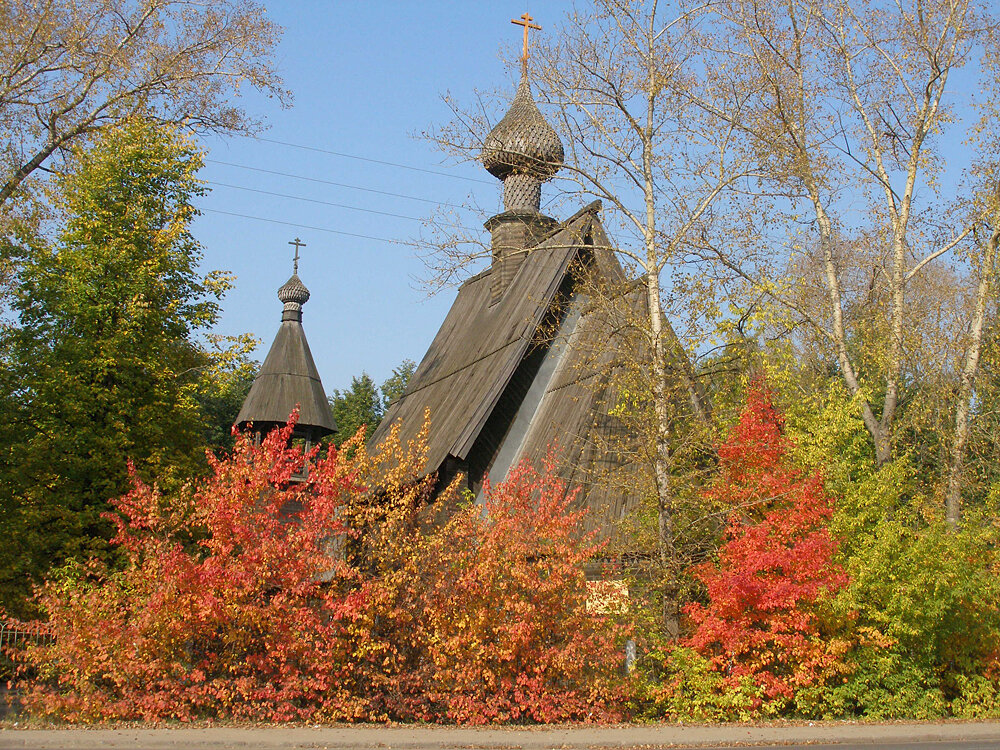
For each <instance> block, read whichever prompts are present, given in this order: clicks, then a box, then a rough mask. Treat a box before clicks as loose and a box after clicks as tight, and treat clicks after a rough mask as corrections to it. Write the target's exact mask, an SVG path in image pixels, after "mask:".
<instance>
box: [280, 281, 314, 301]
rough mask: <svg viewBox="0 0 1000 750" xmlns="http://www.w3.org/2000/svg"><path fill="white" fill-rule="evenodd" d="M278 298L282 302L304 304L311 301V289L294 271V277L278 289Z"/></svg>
mask: <svg viewBox="0 0 1000 750" xmlns="http://www.w3.org/2000/svg"><path fill="white" fill-rule="evenodd" d="M278 299H280V300H281V301H282V302H286V303H287V302H293V303H295V304H297V305H304V304H305V303H306V302H308V301H309V290H308V289H306V285H305V284H303V283H302V279H300V278H299V275H298V274H295V273H293V274H292V277H291V278H290V279H289V280H288V281H286V282H285V283H284V284H282V285H281V288H280V289H279V290H278Z"/></svg>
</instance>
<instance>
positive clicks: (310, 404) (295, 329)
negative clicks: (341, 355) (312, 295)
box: [236, 274, 336, 435]
mask: <svg viewBox="0 0 1000 750" xmlns="http://www.w3.org/2000/svg"><path fill="white" fill-rule="evenodd" d="M278 298H279V299H280V300H281V301H282V302H283V303H284V310H283V312H282V316H281V327H280V328H279V329H278V334H277V335H276V336H275V337H274V342H273V343H272V344H271V349H270V350H269V351H268V353H267V357H266V358H265V359H264V364H263V365H261V368H260V372H259V373H258V374H257V377H256V378H255V379H254V381H253V385H252V386H251V387H250V393H249V394H247V397H246V400H245V401H244V402H243V408H241V409H240V414H239V416H238V417H237V418H236V424H237V425H239V426H241V427H243V426H245V425H246V424H247V423H249V422H253V423H254V424H255V425H258V426H264V425H282V424H285V423H286V422H287V421H288V416H289V415H290V414H291V413H292V410H293V409H294V408H295V407H296V406H298V407H299V421H298V426H299V427H300V428H310V427H311V428H314V429H316V430H317V431H318V432H320V434H323V435H325V434H329V433H331V432H333V431H334V430H336V425H335V423H334V421H333V413H332V412H331V411H330V404H329V402H328V401H327V400H326V392H325V391H324V390H323V383H322V381H321V380H320V377H319V371H318V370H317V369H316V363H315V362H314V361H313V357H312V352H310V351H309V342H308V341H306V334H305V331H304V330H303V328H302V305H303V304H305V302H306V301H307V300H308V299H309V290H308V289H306V286H305V284H303V283H302V280H301V279H300V278H299V277H298V275H297V274H293V275H292V277H291V278H290V279H289V280H288V281H286V282H285V283H284V284H283V285H282V287H281V288H280V289H279V290H278Z"/></svg>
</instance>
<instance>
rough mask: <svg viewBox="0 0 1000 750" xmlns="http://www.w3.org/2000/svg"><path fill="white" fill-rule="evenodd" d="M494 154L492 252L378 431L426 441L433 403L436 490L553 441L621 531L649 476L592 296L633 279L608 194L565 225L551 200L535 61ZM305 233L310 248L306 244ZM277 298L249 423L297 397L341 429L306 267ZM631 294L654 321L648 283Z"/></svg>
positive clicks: (494, 477) (488, 158)
mask: <svg viewBox="0 0 1000 750" xmlns="http://www.w3.org/2000/svg"><path fill="white" fill-rule="evenodd" d="M482 161H483V164H484V166H485V167H486V169H487V170H488V171H489V172H490V173H491V174H493V175H494V176H495V177H497V178H498V179H500V180H501V181H502V182H503V194H504V211H503V212H502V213H500V214H498V215H496V216H494V217H492V218H491V219H490V220H489V221H487V222H486V229H487V230H488V231H489V232H490V237H491V244H492V263H491V265H490V267H489V268H487V269H486V270H484V271H482V272H481V273H479V274H477V275H476V276H473V277H472V278H470V279H469V280H468V281H466V282H465V283H464V284H463V285H462V286H461V288H460V289H459V292H458V296H457V298H456V299H455V302H454V304H453V305H452V307H451V310H450V311H449V313H448V315H447V317H446V318H445V320H444V322H443V324H442V325H441V328H440V330H439V331H438V333H437V335H436V336H435V338H434V340H433V342H432V343H431V345H430V348H429V349H428V350H427V353H426V354H425V355H424V357H423V359H422V360H421V362H420V364H419V365H418V367H417V369H416V371H415V372H414V374H413V376H412V378H411V379H410V382H409V384H408V387H407V388H406V390H405V392H404V393H403V395H402V396H401V397H400V398H399V399H397V400H396V402H395V403H393V404H392V405H390V407H389V409H388V410H387V412H386V414H385V416H384V418H383V420H382V423H381V424H380V425H379V427H378V428H377V429H376V431H375V432H374V434H373V435H372V436H371V438H370V440H369V443H370V445H371V446H372V447H374V446H377V445H378V444H379V443H380V442H381V441H382V440H383V439H384V438H385V437H386V436H387V435H388V433H389V431H390V429H392V428H393V427H398V428H399V430H400V436H401V438H402V439H403V440H404V441H405V440H408V439H411V438H413V437H414V436H416V435H417V433H419V432H420V430H421V429H422V427H423V425H424V420H425V414H426V413H427V412H429V414H430V433H429V437H428V446H427V448H428V455H427V464H426V467H425V471H426V472H427V473H436V474H437V476H438V480H439V486H444V485H445V484H446V483H448V482H450V481H452V480H453V479H455V478H456V477H460V478H461V481H462V482H464V484H465V486H466V487H467V488H468V489H469V490H470V491H472V492H473V493H474V494H476V495H477V497H479V496H481V493H482V488H483V485H484V482H486V481H487V480H489V481H490V482H491V483H497V482H499V481H502V480H503V479H504V478H505V476H506V475H507V473H508V471H509V470H510V469H511V468H512V467H514V466H516V465H517V464H518V463H519V462H521V461H528V462H530V463H531V464H533V465H534V466H536V467H538V466H540V465H541V464H542V463H543V462H544V461H545V459H546V458H547V457H548V456H549V455H550V453H551V455H553V456H554V457H555V458H556V462H557V467H558V472H559V474H560V475H561V476H562V478H564V479H565V480H566V482H567V483H568V484H569V485H570V486H572V487H579V488H580V495H579V502H580V503H581V504H582V505H584V506H586V507H587V508H588V510H589V512H588V514H587V519H588V525H589V526H591V527H597V528H601V529H602V530H605V531H608V532H609V531H611V529H612V528H613V527H614V524H615V522H617V521H618V520H620V519H622V518H623V517H624V516H625V514H627V513H628V511H629V510H630V508H631V505H632V504H633V503H634V502H635V497H636V492H635V484H636V483H635V478H636V476H637V472H636V470H635V467H634V465H630V464H629V462H628V461H627V460H625V458H624V457H623V456H624V453H623V451H622V450H621V446H622V445H623V444H624V443H626V442H627V438H628V436H627V435H625V434H624V433H625V430H624V428H623V426H622V424H621V423H620V421H619V420H618V419H617V418H616V417H615V416H614V413H615V406H616V398H615V382H614V381H615V378H614V375H615V372H616V368H617V366H618V362H619V361H620V357H621V355H622V348H623V346H624V338H623V337H622V335H621V328H622V326H621V324H620V320H616V313H615V311H614V310H612V309H609V307H608V306H607V305H600V304H594V299H593V298H592V295H591V293H592V291H593V290H594V289H600V288H606V287H610V288H616V287H617V288H622V287H624V286H625V284H624V281H625V278H624V273H623V271H622V269H621V267H620V265H619V264H618V261H617V260H616V258H615V254H614V252H613V250H612V248H611V246H610V242H609V240H608V238H607V236H606V235H605V232H604V229H603V228H602V226H601V221H600V216H599V213H600V208H601V206H600V203H599V202H595V203H593V204H591V205H589V206H586V207H584V208H582V209H581V210H580V211H578V212H577V213H576V214H574V215H573V216H571V217H569V218H568V219H566V220H564V221H561V222H560V221H557V220H555V219H553V218H551V217H548V216H545V215H544V214H542V213H541V211H540V205H541V189H542V184H543V183H544V182H545V181H547V180H549V179H551V178H552V177H553V176H554V175H555V173H556V172H557V170H558V169H559V168H560V166H561V164H562V161H563V147H562V144H561V142H560V141H559V138H558V136H557V134H556V133H555V131H554V130H553V128H552V127H551V126H550V125H549V123H548V122H546V121H545V119H544V118H543V116H542V114H541V113H540V112H539V110H538V107H537V106H536V105H535V102H534V99H533V97H532V94H531V89H530V85H529V81H528V76H527V71H526V66H525V68H523V69H522V77H521V82H520V85H519V87H518V90H517V94H516V96H515V97H514V100H513V102H512V104H511V107H510V110H509V111H508V112H507V114H506V115H505V116H504V118H503V119H502V120H501V121H500V122H499V123H498V124H497V126H496V127H495V128H494V129H493V131H492V132H491V133H490V134H489V135H488V137H487V138H486V139H485V141H484V147H483V151H482ZM292 244H296V252H297V249H298V240H296V242H295V243H292ZM296 258H297V256H296ZM278 296H279V298H280V299H281V301H282V302H283V303H284V310H283V313H282V323H281V328H280V330H279V332H278V335H277V336H276V338H275V340H274V343H273V345H272V347H271V350H270V352H269V353H268V355H267V358H266V359H265V361H264V364H263V366H262V368H261V371H260V374H259V375H258V377H257V379H256V380H255V381H254V384H253V386H252V388H251V391H250V393H249V395H248V397H247V399H246V401H245V403H244V405H243V408H242V410H241V412H240V415H239V418H238V424H239V425H240V426H241V427H246V426H247V425H248V424H251V423H252V424H253V427H254V430H255V431H257V432H259V433H264V432H266V431H268V430H269V429H271V428H273V427H274V426H276V425H281V424H284V422H285V420H286V419H287V415H288V414H289V413H290V412H291V410H292V409H293V408H295V407H296V405H298V407H299V409H300V418H299V423H298V430H297V432H298V434H299V436H300V437H301V438H303V439H305V440H306V441H307V442H313V441H315V440H317V439H319V438H320V437H322V436H323V435H327V434H329V433H330V432H332V431H333V430H334V429H335V425H334V422H333V417H332V415H331V413H330V408H329V405H328V403H327V401H326V396H325V394H324V392H323V388H322V384H321V383H320V379H319V374H318V372H317V371H316V366H315V364H314V362H313V360H312V355H311V354H310V352H309V345H308V343H307V342H306V339H305V333H304V331H303V329H302V305H303V304H304V303H305V302H306V301H307V300H308V299H309V292H308V290H307V289H306V288H305V286H304V284H302V282H301V280H300V279H299V277H298V275H297V267H296V273H293V275H292V277H291V278H290V279H289V280H288V282H286V283H285V285H284V286H282V287H281V289H280V290H279V293H278ZM618 299H619V303H618V304H619V306H620V307H621V308H622V309H624V310H625V311H626V312H629V311H630V312H632V313H633V314H638V315H639V316H640V317H641V315H642V310H641V309H640V308H641V307H642V305H643V297H642V295H638V297H630V296H628V295H621V296H620V297H619V298H618ZM618 312H621V309H620V310H618ZM618 317H621V316H618ZM626 317H627V316H626Z"/></svg>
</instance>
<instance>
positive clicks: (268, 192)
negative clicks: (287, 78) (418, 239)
mask: <svg viewBox="0 0 1000 750" xmlns="http://www.w3.org/2000/svg"><path fill="white" fill-rule="evenodd" d="M205 182H206V183H207V184H209V185H217V186H218V187H224V188H231V189H233V190H245V191H246V192H248V193H258V194H260V195H270V196H274V197H275V198H288V199H289V200H295V201H304V202H306V203H318V204H320V205H323V206H333V207H334V208H344V209H347V210H349V211H363V212H364V213H367V214H377V215H379V216H390V217H392V218H394V219H407V220H408V221H419V222H427V221H429V220H428V219H426V218H422V217H420V216H405V215H404V214H394V213H391V212H389V211H379V210H377V209H374V208H361V207H360V206H349V205H347V204H346V203H334V202H332V201H324V200H320V199H318V198H306V197H305V196H301V195H289V194H288V193H276V192H273V191H271V190H260V189H258V188H252V187H244V186H242V185H231V184H229V183H226V182H216V181H215V180H205ZM435 223H436V224H437V226H443V227H451V228H452V229H462V230H465V231H467V232H471V231H473V230H471V229H469V227H465V226H462V225H461V224H451V223H449V222H435Z"/></svg>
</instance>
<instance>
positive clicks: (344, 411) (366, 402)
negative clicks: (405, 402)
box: [329, 372, 383, 445]
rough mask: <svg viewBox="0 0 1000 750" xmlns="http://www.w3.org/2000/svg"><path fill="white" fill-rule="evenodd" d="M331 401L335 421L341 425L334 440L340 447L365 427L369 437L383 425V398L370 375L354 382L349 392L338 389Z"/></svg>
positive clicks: (358, 377) (357, 378)
mask: <svg viewBox="0 0 1000 750" xmlns="http://www.w3.org/2000/svg"><path fill="white" fill-rule="evenodd" d="M329 401H330V410H331V411H332V412H333V421H334V422H336V423H337V432H336V433H334V436H333V441H334V442H335V443H336V444H337V445H340V444H341V443H343V442H344V441H345V440H347V439H348V438H349V437H351V436H352V435H354V433H355V432H357V431H358V428H360V427H361V426H362V425H364V426H365V434H366V435H371V434H372V432H373V431H374V430H375V428H376V427H378V423H379V422H381V421H382V413H383V407H382V396H381V394H380V393H379V390H378V387H377V386H376V385H375V381H374V380H372V379H371V376H370V375H369V374H368V373H367V372H362V373H361V375H360V376H355V377H353V378H351V387H350V388H349V389H347V390H344V391H342V390H339V389H335V390H334V391H333V393H332V394H331V395H330V397H329Z"/></svg>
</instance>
